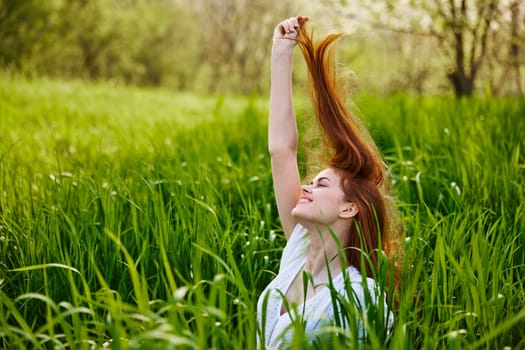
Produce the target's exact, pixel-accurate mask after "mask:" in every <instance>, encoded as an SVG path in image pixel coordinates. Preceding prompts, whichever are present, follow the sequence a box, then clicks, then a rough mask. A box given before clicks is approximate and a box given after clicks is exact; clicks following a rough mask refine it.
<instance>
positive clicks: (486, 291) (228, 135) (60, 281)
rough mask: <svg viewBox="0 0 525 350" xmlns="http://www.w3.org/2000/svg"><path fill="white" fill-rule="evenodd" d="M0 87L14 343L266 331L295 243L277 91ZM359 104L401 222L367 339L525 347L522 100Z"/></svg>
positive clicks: (229, 338) (2, 258) (4, 295)
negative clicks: (263, 313) (272, 145)
mask: <svg viewBox="0 0 525 350" xmlns="http://www.w3.org/2000/svg"><path fill="white" fill-rule="evenodd" d="M0 100H1V103H0V120H1V123H2V128H1V130H0V346H1V347H2V348H9V349H26V348H28V349H29V348H31V349H47V348H75V349H92V348H101V347H102V346H103V344H105V343H106V344H107V345H108V346H110V347H111V348H113V349H149V348H152V347H155V348H157V349H172V348H177V349H179V348H182V349H185V348H187V349H205V348H216V349H255V348H256V341H255V339H256V337H255V335H256V332H257V327H258V326H257V322H256V318H255V303H256V301H257V297H258V295H259V293H260V292H261V291H262V289H263V288H264V286H265V285H266V284H267V283H268V282H269V280H271V279H272V278H273V276H274V273H275V272H276V271H277V266H278V261H279V257H280V252H281V249H282V246H283V243H284V238H283V237H282V235H281V232H282V231H281V228H280V225H279V221H278V215H277V212H276V209H275V207H274V198H273V191H272V182H271V175H270V168H269V157H268V155H267V151H266V137H267V136H266V127H267V124H266V113H267V101H266V99H265V98H257V97H252V98H241V97H231V96H230V97H224V96H222V97H211V96H196V95H190V94H172V93H170V92H167V91H162V90H144V89H137V88H125V87H110V86H104V85H86V84H83V83H80V82H73V83H65V82H57V81H45V80H39V81H22V80H6V79H0ZM356 103H357V105H358V107H359V109H360V114H362V115H363V116H365V122H366V124H367V125H368V126H369V128H370V130H371V133H372V136H373V137H374V139H376V140H377V142H378V145H379V147H380V149H381V151H382V152H383V154H384V156H385V159H386V162H387V163H388V165H389V167H390V168H391V172H392V177H391V184H392V186H393V188H394V190H395V192H396V193H397V195H398V202H397V203H398V207H399V209H400V211H401V213H402V216H403V222H404V225H405V237H404V238H403V239H404V243H405V253H404V259H403V261H401V262H399V263H400V264H401V266H402V274H403V288H402V293H401V296H400V303H399V308H398V309H397V310H395V320H396V321H395V324H394V329H393V332H392V334H391V337H390V338H389V340H388V343H386V344H384V343H382V341H378V340H375V341H374V342H373V343H371V344H369V346H368V347H369V348H384V347H388V348H392V349H413V348H431V349H434V348H456V349H464V348H498V349H499V348H504V347H509V348H519V347H520V346H521V347H522V346H525V343H524V340H523V334H522V329H523V327H525V318H524V310H525V288H524V285H525V281H524V278H525V255H524V248H523V247H524V244H525V236H524V234H525V218H524V217H525V204H524V203H525V194H524V188H525V180H524V169H525V156H524V152H523V150H524V149H525V144H524V140H525V123H524V122H523V115H524V114H525V101H523V100H495V99H476V98H473V99H464V100H460V101H455V100H451V99H448V98H444V97H425V98H417V97H412V96H401V95H398V96H392V97H388V98H377V97H373V96H360V97H358V99H357V100H356ZM307 108H308V107H307V104H306V103H301V104H300V106H299V108H298V113H299V114H300V119H301V120H303V122H302V123H300V128H301V129H306V128H308V125H309V124H308V118H307V116H306V114H309V112H308V110H307ZM303 156H304V154H301V157H303ZM369 321H370V327H372V325H373V323H374V322H373V320H369ZM327 332H328V333H330V330H327ZM333 332H335V333H337V330H335V329H334V330H333ZM335 333H334V334H335ZM327 339H329V338H327ZM378 339H379V338H378ZM304 340H305V339H302V340H301V339H298V340H297V341H298V343H304ZM332 340H333V339H332ZM327 344H328V343H327ZM330 344H332V345H333V346H334V347H335V348H338V345H337V344H341V343H338V342H335V343H330ZM310 345H311V347H315V346H319V348H322V347H323V343H320V344H310ZM325 345H326V344H325ZM339 347H343V346H342V345H340V346H339Z"/></svg>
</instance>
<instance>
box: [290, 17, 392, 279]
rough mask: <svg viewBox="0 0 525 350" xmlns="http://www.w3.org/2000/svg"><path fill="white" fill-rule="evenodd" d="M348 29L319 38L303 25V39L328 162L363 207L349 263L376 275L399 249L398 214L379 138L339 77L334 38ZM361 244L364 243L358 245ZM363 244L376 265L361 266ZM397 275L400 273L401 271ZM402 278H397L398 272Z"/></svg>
mask: <svg viewBox="0 0 525 350" xmlns="http://www.w3.org/2000/svg"><path fill="white" fill-rule="evenodd" d="M341 36H342V33H339V34H331V35H328V36H326V37H325V38H323V39H322V40H320V41H319V42H314V41H313V39H312V38H313V32H310V33H308V32H307V31H306V28H305V26H302V27H301V32H300V36H299V38H298V40H297V41H298V43H299V46H300V48H301V51H302V53H303V56H304V59H305V61H306V65H307V67H308V72H309V83H310V84H309V92H310V96H311V100H312V104H313V107H314V111H315V114H316V116H317V119H318V121H319V124H320V126H321V129H322V131H323V136H324V142H325V146H327V148H328V150H329V151H330V152H329V157H328V158H329V159H328V166H330V167H331V168H333V169H335V170H336V171H337V172H338V174H339V175H340V176H341V187H342V189H343V192H344V194H345V200H347V201H349V202H353V203H355V205H356V206H357V208H358V213H357V215H356V216H355V217H354V223H353V225H352V226H351V229H350V232H349V235H350V237H349V238H350V246H349V247H345V248H347V260H348V264H350V265H353V266H355V267H356V268H357V269H358V270H361V269H362V267H364V269H365V271H366V272H367V275H368V276H370V277H372V276H373V272H372V269H374V270H376V271H377V268H378V261H377V260H378V252H379V250H380V249H381V250H383V251H384V252H385V253H386V254H387V256H388V257H389V258H392V255H393V249H392V248H393V246H394V240H392V239H391V234H392V233H393V231H394V230H393V228H394V226H395V225H394V224H393V221H394V220H393V219H394V217H393V215H392V213H393V212H394V211H393V210H391V209H392V208H391V207H390V202H389V200H387V198H386V196H385V195H386V192H387V191H386V178H387V176H386V167H385V164H384V162H383V160H382V158H381V156H380V154H379V151H378V150H377V148H376V146H375V143H374V142H373V140H372V139H371V138H370V137H368V134H367V133H366V131H364V130H361V129H360V128H359V126H358V124H357V123H356V121H355V120H354V118H353V117H352V115H351V114H350V112H349V111H348V109H347V108H346V106H345V104H344V98H343V91H344V89H342V88H341V85H340V84H339V82H338V81H337V74H336V65H335V59H334V50H332V48H333V45H332V44H333V43H334V42H335V41H336V40H338V39H339V38H340V37H341ZM354 248H358V249H354ZM360 250H361V251H363V252H365V253H366V254H368V256H369V257H370V260H371V261H372V266H370V264H368V263H366V264H365V265H366V266H361V265H362V264H361V261H362V255H361V253H360ZM395 275H396V276H397V273H395ZM396 279H397V278H396Z"/></svg>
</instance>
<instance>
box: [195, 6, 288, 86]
mask: <svg viewBox="0 0 525 350" xmlns="http://www.w3.org/2000/svg"><path fill="white" fill-rule="evenodd" d="M291 2H292V1H290V0H283V1H277V2H275V1H252V0H223V1H216V0H195V1H194V2H193V9H194V11H195V18H196V20H197V22H198V25H199V28H200V36H199V45H200V48H201V51H200V55H199V60H198V61H199V62H198V65H199V66H200V71H201V74H204V73H202V72H206V74H207V75H208V76H207V77H205V78H203V77H202V76H201V78H200V79H201V80H205V81H207V82H208V84H207V86H205V87H204V89H205V90H207V91H225V90H229V91H235V92H240V93H252V92H260V91H262V90H264V89H266V86H267V85H268V82H267V81H266V79H261V78H262V77H265V76H266V75H265V73H266V72H267V70H266V67H268V61H269V59H268V57H269V52H270V48H271V38H272V33H273V27H274V25H276V24H277V22H278V21H280V20H281V19H282V18H284V17H285V16H290V13H291V12H290V10H291Z"/></svg>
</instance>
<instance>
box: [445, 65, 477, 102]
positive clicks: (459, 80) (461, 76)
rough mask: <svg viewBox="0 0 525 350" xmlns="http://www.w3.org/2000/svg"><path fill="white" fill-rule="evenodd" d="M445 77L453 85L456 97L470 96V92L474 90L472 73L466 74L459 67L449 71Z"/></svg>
mask: <svg viewBox="0 0 525 350" xmlns="http://www.w3.org/2000/svg"><path fill="white" fill-rule="evenodd" d="M447 78H448V79H449V80H450V82H451V83H452V86H453V87H454V93H455V94H456V97H462V96H472V93H473V92H474V79H475V76H474V75H473V74H471V75H470V76H467V75H466V74H465V72H464V71H463V70H462V69H459V70H455V71H454V72H452V73H449V74H448V75H447Z"/></svg>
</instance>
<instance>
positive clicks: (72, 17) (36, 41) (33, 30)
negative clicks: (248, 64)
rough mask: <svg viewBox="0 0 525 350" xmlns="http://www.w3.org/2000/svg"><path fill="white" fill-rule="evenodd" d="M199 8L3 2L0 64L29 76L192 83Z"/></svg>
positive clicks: (115, 1) (116, 1)
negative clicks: (194, 12) (193, 12)
mask: <svg viewBox="0 0 525 350" xmlns="http://www.w3.org/2000/svg"><path fill="white" fill-rule="evenodd" d="M196 35H197V31H196V23H195V22H194V21H192V16H191V12H190V11H189V10H187V9H185V8H184V7H182V6H181V5H177V4H175V3H173V2H170V1H167V0H155V1H143V0H140V1H131V0H125V1H124V0H111V1H107V0H89V1H80V0H78V1H58V0H53V1H33V0H28V1H17V0H14V1H13V0H2V1H0V47H1V50H0V66H3V67H4V69H7V70H11V71H13V72H16V73H21V74H23V75H38V76H42V75H44V76H54V77H57V76H58V77H75V78H88V79H91V80H111V81H118V82H128V83H133V84H141V85H164V86H170V87H173V88H176V89H181V88H185V87H187V86H188V84H189V83H190V82H191V78H192V68H193V66H194V64H195V57H196V56H197V49H198V46H197V44H198V43H197V38H196Z"/></svg>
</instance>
